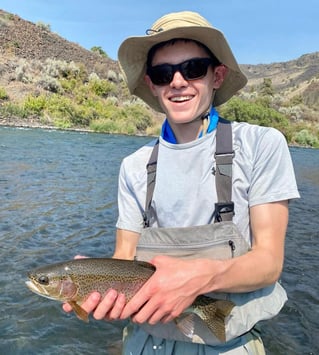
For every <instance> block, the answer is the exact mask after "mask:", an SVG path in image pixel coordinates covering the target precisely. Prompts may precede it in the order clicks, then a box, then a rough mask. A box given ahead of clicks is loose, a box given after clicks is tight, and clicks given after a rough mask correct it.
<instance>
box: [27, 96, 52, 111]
mask: <svg viewBox="0 0 319 355" xmlns="http://www.w3.org/2000/svg"><path fill="white" fill-rule="evenodd" d="M46 102H47V99H46V97H45V96H44V95H40V96H33V95H28V96H27V97H26V99H25V100H24V103H23V108H24V110H25V111H26V113H30V114H37V115H40V114H41V113H42V111H43V110H44V108H45V106H46Z"/></svg>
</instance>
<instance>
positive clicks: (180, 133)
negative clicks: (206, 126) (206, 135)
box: [170, 119, 203, 144]
mask: <svg viewBox="0 0 319 355" xmlns="http://www.w3.org/2000/svg"><path fill="white" fill-rule="evenodd" d="M170 126H171V128H172V130H173V132H174V135H175V138H176V141H177V143H179V144H180V143H188V142H191V141H194V140H195V139H197V138H198V136H199V133H200V132H201V130H202V127H203V122H202V120H201V119H197V120H194V121H192V122H189V123H179V124H174V123H171V122H170Z"/></svg>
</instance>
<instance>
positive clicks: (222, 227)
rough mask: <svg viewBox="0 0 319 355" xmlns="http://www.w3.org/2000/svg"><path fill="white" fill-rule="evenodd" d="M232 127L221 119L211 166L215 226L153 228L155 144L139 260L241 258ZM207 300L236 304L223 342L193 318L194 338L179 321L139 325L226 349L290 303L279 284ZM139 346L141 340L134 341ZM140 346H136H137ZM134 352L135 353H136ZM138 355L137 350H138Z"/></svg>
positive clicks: (242, 243) (170, 336)
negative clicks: (235, 220) (213, 177)
mask: <svg viewBox="0 0 319 355" xmlns="http://www.w3.org/2000/svg"><path fill="white" fill-rule="evenodd" d="M232 141H233V139H232V125H231V123H230V122H229V121H227V120H224V119H222V118H220V119H219V122H218V125H217V130H216V152H215V160H216V166H215V167H214V168H213V173H214V175H215V186H216V192H217V197H218V201H217V202H216V203H215V205H214V206H213V208H212V210H213V211H214V212H213V213H212V222H213V223H211V224H207V225H202V226H191V227H181V228H152V227H151V226H150V224H151V222H150V221H151V218H152V197H153V192H154V188H155V182H156V168H157V157H158V151H159V142H158V141H157V143H156V144H155V146H154V148H153V151H152V154H151V157H150V159H149V162H148V164H147V192H146V203H145V212H144V215H143V218H144V229H143V230H142V233H141V236H140V240H139V243H138V245H137V251H136V258H137V259H138V260H145V261H149V260H151V259H152V258H153V257H154V256H156V255H161V254H162V255H168V256H173V257H180V258H183V259H195V258H211V259H219V260H222V259H230V258H233V257H237V256H240V255H243V254H245V253H247V252H249V250H250V246H249V245H248V244H247V243H246V241H245V239H244V238H243V237H242V236H241V234H240V232H239V230H238V228H237V227H236V225H235V224H234V223H233V222H232V218H233V215H234V203H233V202H232V162H233V158H234V152H233V146H232V145H233V143H232ZM205 296H208V297H211V298H214V299H220V300H229V301H231V302H233V303H234V304H235V306H234V308H233V309H232V311H231V312H230V314H229V315H228V316H227V317H226V319H225V340H224V341H221V340H220V339H218V338H217V337H216V336H215V335H214V334H213V333H212V332H211V330H209V329H208V327H207V325H205V323H204V322H203V321H202V320H201V319H200V318H199V317H197V316H196V317H194V318H195V320H194V324H193V325H194V331H193V333H192V334H193V335H192V336H191V337H190V336H186V335H185V334H184V333H182V332H181V331H180V328H179V327H177V324H176V322H174V321H173V322H170V323H168V324H161V323H158V324H156V325H149V324H147V323H145V324H142V325H140V327H141V328H142V329H143V330H144V331H145V332H146V333H148V334H151V335H153V336H154V337H157V338H163V339H167V340H177V341H182V342H193V343H203V344H208V345H212V346H217V347H218V346H222V345H223V344H225V343H227V342H228V343H232V342H233V341H235V340H236V338H238V337H240V336H242V335H244V334H248V333H249V332H250V331H251V330H252V329H253V328H254V326H255V325H256V323H257V322H259V321H260V320H265V319H269V318H272V317H274V316H275V315H276V314H278V313H279V311H280V309H281V308H282V307H283V305H284V303H285V301H286V300H287V297H286V293H285V291H284V289H283V288H282V287H281V286H280V285H279V284H278V283H275V284H274V285H272V286H268V287H265V288H262V289H259V290H256V291H253V292H246V293H219V292H218V293H209V294H206V295H205ZM136 343H137V342H136ZM137 347H138V346H137ZM133 353H134V354H135V352H133ZM137 353H138V352H137Z"/></svg>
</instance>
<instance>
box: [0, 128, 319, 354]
mask: <svg viewBox="0 0 319 355" xmlns="http://www.w3.org/2000/svg"><path fill="white" fill-rule="evenodd" d="M149 140H150V138H149V137H129V136H117V135H105V134H95V133H82V132H71V131H54V130H42V129H17V128H7V127H0V163H1V165H0V248H1V249H0V250H1V272H0V290H1V293H0V305H1V316H0V330H1V332H0V354H9V355H10V354H14V355H15V354H52V355H53V354H80V355H82V354H83V355H84V354H96V355H98V354H117V353H118V352H119V350H118V349H119V343H120V339H121V329H122V326H123V322H109V323H108V322H98V321H94V320H91V321H90V323H88V324H86V323H84V322H81V321H79V320H78V319H77V318H76V317H75V316H74V315H73V314H66V313H64V312H63V311H62V310H61V305H60V304H58V303H57V302H55V301H51V300H47V299H45V298H42V297H39V296H37V295H35V294H33V293H31V292H30V291H29V290H28V289H27V288H26V286H25V284H24V282H25V280H26V273H27V271H28V270H30V269H32V268H34V267H36V266H39V265H43V264H48V263H53V262H57V261H62V260H68V259H72V258H73V256H74V255H75V254H84V255H88V256H95V257H103V256H110V255H112V251H113V248H114V232H115V227H114V225H115V222H116V217H117V201H116V199H117V176H118V170H119V166H120V163H121V160H122V158H123V157H124V156H126V155H128V154H129V153H131V152H133V151H134V150H136V149H137V148H138V147H140V146H142V145H143V144H145V143H146V142H148V141H149ZM291 154H292V158H293V162H294V165H295V171H296V176H297V181H298V186H299V190H300V193H301V195H302V198H301V199H300V200H297V201H293V202H292V203H291V206H290V207H291V209H290V211H291V212H290V221H289V228H288V233H287V242H286V260H285V266H284V271H283V274H282V280H281V282H282V284H283V286H284V287H285V288H286V290H287V293H288V296H289V301H288V302H287V303H286V305H285V307H284V309H283V310H282V312H281V313H280V314H279V315H278V316H277V317H276V318H274V319H273V320H271V321H267V322H264V323H262V325H261V326H262V334H263V340H264V343H265V347H266V349H267V354H283V355H287V354H298V355H300V354H308V355H310V354H319V336H318V335H319V268H318V264H319V263H318V258H319V238H318V237H319V232H318V225H319V224H318V220H319V212H318V211H319V151H318V150H314V149H305V148H291Z"/></svg>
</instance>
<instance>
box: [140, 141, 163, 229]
mask: <svg viewBox="0 0 319 355" xmlns="http://www.w3.org/2000/svg"><path fill="white" fill-rule="evenodd" d="M158 146H159V140H157V141H156V143H155V145H154V148H153V150H152V154H151V157H150V160H149V161H148V163H147V165H146V170H147V188H146V202H145V211H144V214H143V219H144V228H145V227H149V225H150V217H151V216H150V211H151V203H152V198H153V193H154V188H155V180H156V167H157V157H158Z"/></svg>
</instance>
